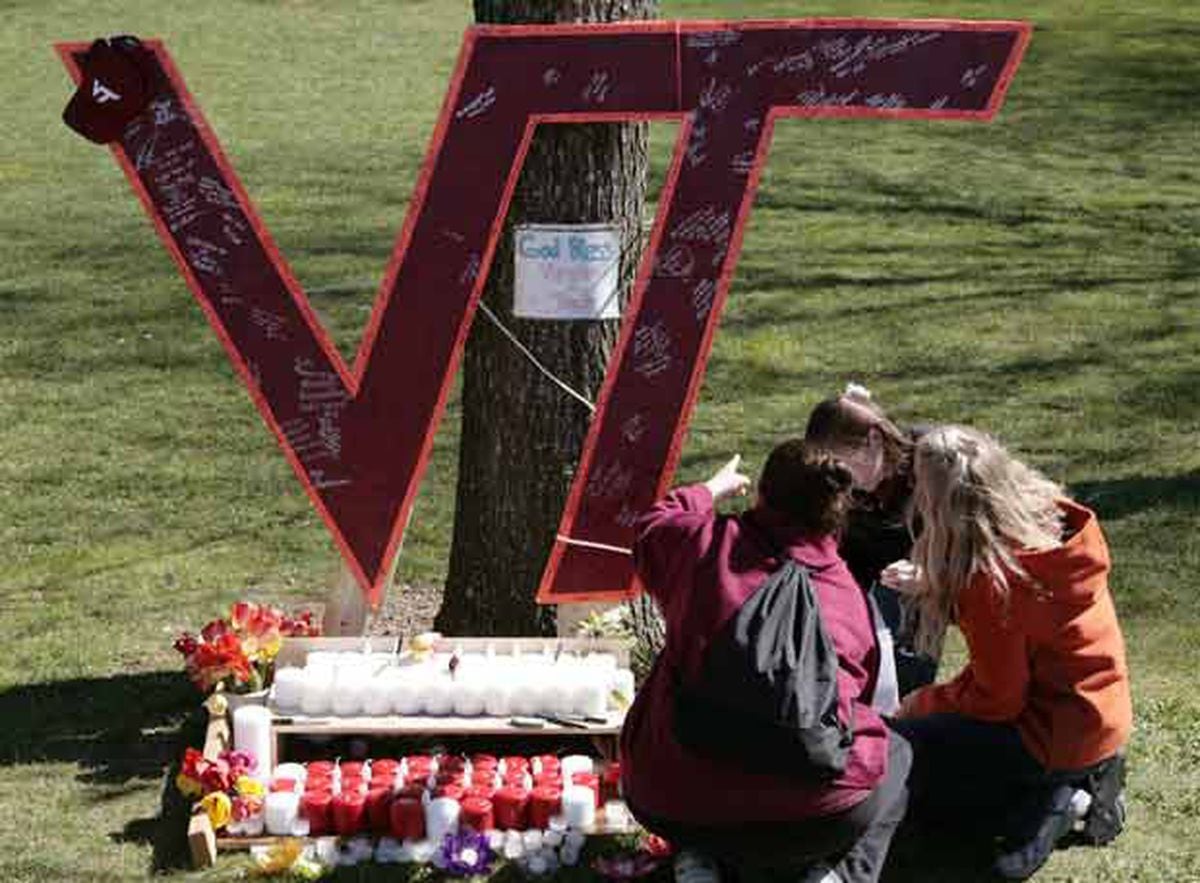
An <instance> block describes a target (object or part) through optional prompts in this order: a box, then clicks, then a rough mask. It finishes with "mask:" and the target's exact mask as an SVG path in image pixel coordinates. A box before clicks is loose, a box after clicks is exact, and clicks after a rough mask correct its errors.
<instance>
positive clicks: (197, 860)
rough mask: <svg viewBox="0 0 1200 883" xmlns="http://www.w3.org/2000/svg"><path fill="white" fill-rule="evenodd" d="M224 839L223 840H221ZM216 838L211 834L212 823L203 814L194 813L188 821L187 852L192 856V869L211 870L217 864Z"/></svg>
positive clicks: (205, 814) (206, 815)
mask: <svg viewBox="0 0 1200 883" xmlns="http://www.w3.org/2000/svg"><path fill="white" fill-rule="evenodd" d="M223 839H224V838H223ZM217 845H218V844H217V838H216V835H214V834H213V829H212V822H210V821H209V819H208V814H207V813H204V812H197V813H194V814H193V815H192V816H191V818H190V819H188V851H189V852H190V853H191V856H192V867H193V868H196V869H200V868H211V867H212V866H213V865H214V864H216V862H217Z"/></svg>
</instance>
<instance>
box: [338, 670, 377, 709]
mask: <svg viewBox="0 0 1200 883" xmlns="http://www.w3.org/2000/svg"><path fill="white" fill-rule="evenodd" d="M369 683H370V676H369V675H368V674H367V672H366V669H364V668H353V669H345V668H341V667H339V668H338V673H337V677H336V678H335V679H334V682H333V713H334V714H338V715H342V716H349V715H355V714H361V713H362V710H363V705H364V704H365V702H366V698H367V685H368V684H369Z"/></svg>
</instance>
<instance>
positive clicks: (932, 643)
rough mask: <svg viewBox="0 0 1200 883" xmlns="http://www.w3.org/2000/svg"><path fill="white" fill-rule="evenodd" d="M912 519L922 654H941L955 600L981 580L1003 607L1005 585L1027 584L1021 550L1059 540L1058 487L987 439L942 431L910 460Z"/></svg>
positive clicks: (966, 431)
mask: <svg viewBox="0 0 1200 883" xmlns="http://www.w3.org/2000/svg"><path fill="white" fill-rule="evenodd" d="M913 471H914V475H915V479H916V481H915V487H914V493H913V511H912V513H911V515H910V518H914V519H915V518H919V519H920V522H921V529H920V535H919V536H918V537H917V541H916V544H915V545H914V546H913V556H912V557H913V562H914V563H915V564H916V565H917V566H918V567H919V568H920V571H919V572H920V573H921V586H920V589H919V594H918V600H917V603H918V605H919V607H920V613H921V618H920V626H919V627H918V630H917V636H916V643H917V647H918V649H920V650H923V651H925V652H934V653H936V652H937V651H938V650H940V644H941V640H942V636H943V635H944V634H945V630H946V624H947V623H948V622H949V621H950V620H951V619H952V618H953V617H954V615H955V612H956V607H957V602H958V597H959V595H960V593H961V592H962V591H963V589H965V588H966V587H967V585H969V584H970V582H971V581H972V580H973V579H975V578H976V577H977V576H979V575H982V576H983V577H984V578H986V579H987V580H988V581H989V582H990V583H991V584H992V586H993V588H994V590H995V591H996V593H997V594H998V595H999V596H1000V598H1001V599H1002V601H1004V602H1005V603H1007V601H1008V596H1009V578H1010V577H1013V576H1015V577H1019V578H1027V577H1028V574H1026V573H1025V571H1024V569H1023V568H1022V567H1021V565H1020V563H1019V562H1018V561H1017V558H1016V551H1017V550H1020V549H1047V548H1052V547H1054V546H1057V545H1058V544H1059V543H1060V542H1061V539H1062V515H1061V511H1060V509H1059V506H1058V501H1059V499H1061V498H1062V496H1063V490H1062V488H1061V487H1060V486H1059V485H1057V484H1055V483H1054V482H1052V481H1051V480H1050V479H1048V478H1046V477H1045V476H1044V475H1042V474H1041V473H1040V472H1038V471H1037V470H1036V469H1033V468H1031V467H1029V466H1026V465H1025V464H1024V463H1021V462H1020V461H1019V460H1016V459H1015V458H1013V457H1012V456H1011V455H1010V454H1009V453H1008V452H1007V451H1006V450H1005V449H1004V448H1003V447H1001V446H1000V444H999V443H998V442H997V441H996V440H995V439H993V438H992V437H991V436H989V435H987V434H985V433H982V432H979V431H977V430H974V429H970V428H968V427H965V426H942V427H939V428H937V429H934V430H932V431H930V432H929V433H927V434H926V435H925V436H923V437H922V438H921V439H920V440H919V441H918V442H917V445H916V449H915V451H914V454H913Z"/></svg>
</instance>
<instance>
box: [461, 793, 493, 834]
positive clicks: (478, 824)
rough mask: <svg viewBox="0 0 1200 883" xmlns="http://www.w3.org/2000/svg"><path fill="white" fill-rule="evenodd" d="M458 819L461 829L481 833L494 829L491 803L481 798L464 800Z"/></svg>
mask: <svg viewBox="0 0 1200 883" xmlns="http://www.w3.org/2000/svg"><path fill="white" fill-rule="evenodd" d="M458 819H459V823H460V824H461V825H462V826H463V827H465V828H472V829H474V830H476V831H479V832H481V833H482V832H484V831H490V830H491V829H492V828H494V827H496V822H495V817H494V814H493V810H492V801H490V800H487V799H485V798H481V797H466V798H464V799H463V801H462V804H461V809H460V811H459V817H458Z"/></svg>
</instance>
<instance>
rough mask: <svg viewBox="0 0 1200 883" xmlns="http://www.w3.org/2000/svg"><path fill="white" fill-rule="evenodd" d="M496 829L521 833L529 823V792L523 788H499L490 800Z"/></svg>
mask: <svg viewBox="0 0 1200 883" xmlns="http://www.w3.org/2000/svg"><path fill="white" fill-rule="evenodd" d="M492 811H493V813H494V817H495V822H496V827H497V828H503V829H505V830H514V831H523V830H525V828H526V826H527V825H528V821H529V792H528V791H526V790H525V789H523V788H511V787H506V788H501V789H500V790H499V791H497V792H496V794H495V796H494V797H493V798H492Z"/></svg>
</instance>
